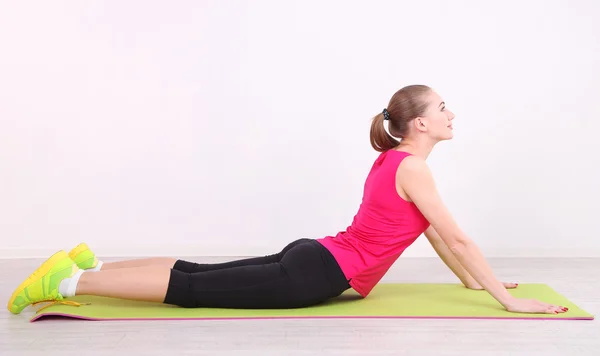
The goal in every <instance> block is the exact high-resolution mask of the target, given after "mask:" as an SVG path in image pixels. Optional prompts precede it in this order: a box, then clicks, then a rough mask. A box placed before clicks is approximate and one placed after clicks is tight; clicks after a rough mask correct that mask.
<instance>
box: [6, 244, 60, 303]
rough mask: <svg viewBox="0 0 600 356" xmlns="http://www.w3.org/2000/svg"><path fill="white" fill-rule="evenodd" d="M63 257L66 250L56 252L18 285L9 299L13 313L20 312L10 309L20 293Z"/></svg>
mask: <svg viewBox="0 0 600 356" xmlns="http://www.w3.org/2000/svg"><path fill="white" fill-rule="evenodd" d="M63 258H65V253H64V252H61V251H59V252H56V253H55V254H54V255H52V256H50V258H48V259H47V260H46V262H44V263H42V265H41V266H40V267H38V269H36V270H35V271H34V272H33V273H32V274H31V275H29V277H27V279H26V280H25V281H24V282H23V283H21V285H19V287H17V289H16V290H15V291H14V292H13V294H12V296H11V297H10V300H9V301H8V310H9V311H10V312H11V313H13V314H19V313H20V312H18V313H14V312H13V311H12V310H11V309H10V307H11V306H12V305H13V303H14V302H15V299H17V297H18V296H19V294H21V292H22V291H23V290H24V289H25V288H27V287H29V286H30V285H31V284H32V283H33V282H35V281H36V280H37V279H39V277H38V276H44V275H46V274H47V273H48V272H50V270H51V269H52V267H54V265H55V264H56V263H58V262H59V261H60V260H62V259H63Z"/></svg>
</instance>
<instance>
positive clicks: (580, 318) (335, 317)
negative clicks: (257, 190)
mask: <svg viewBox="0 0 600 356" xmlns="http://www.w3.org/2000/svg"><path fill="white" fill-rule="evenodd" d="M51 316H55V317H61V318H66V319H77V320H86V321H142V320H144V321H145V320H184V321H189V320H277V319H282V320H285V319H288V320H289V319H424V320H426V319H438V320H439V319H442V320H443V319H446V320H571V321H574V320H578V321H579V320H595V318H594V316H593V315H592V316H589V317H588V316H581V317H571V318H560V317H559V318H556V317H555V318H552V317H529V318H528V317H489V316H486V317H483V316H480V317H467V316H343V315H335V316H265V317H206V318H202V317H198V318H173V317H168V318H93V317H85V316H81V315H74V314H66V313H42V314H39V315H36V316H35V317H33V318H32V319H30V322H31V323H33V322H36V321H39V320H42V319H44V318H45V317H51Z"/></svg>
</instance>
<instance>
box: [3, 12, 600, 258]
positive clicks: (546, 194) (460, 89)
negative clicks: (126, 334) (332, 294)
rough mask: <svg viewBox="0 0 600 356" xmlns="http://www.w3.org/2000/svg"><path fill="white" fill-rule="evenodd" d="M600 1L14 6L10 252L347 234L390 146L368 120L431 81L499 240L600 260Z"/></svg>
mask: <svg viewBox="0 0 600 356" xmlns="http://www.w3.org/2000/svg"><path fill="white" fill-rule="evenodd" d="M599 16H600V5H599V3H598V2H595V1H591V0H589V1H583V0H579V1H566V0H565V1H525V2H522V1H508V2H507V1H504V2H481V1H475V0H473V1H460V2H459V1H452V2H450V1H419V2H416V1H402V2H401V1H372V2H365V1H354V2H349V1H285V2H282V1H274V0H273V1H252V2H250V1H248V2H246V1H178V2H167V1H142V0H140V1H118V2H101V1H87V2H77V1H71V2H41V1H40V2H37V3H35V4H32V3H31V2H17V1H11V2H2V3H1V5H0V51H1V54H0V120H1V121H0V236H1V239H2V240H1V241H2V243H1V245H0V257H7V256H9V255H11V256H17V257H23V256H25V257H45V256H47V255H48V254H50V253H52V252H54V251H55V250H56V249H60V248H64V249H69V248H71V247H72V246H74V245H75V244H76V243H78V242H80V241H86V242H88V243H89V244H90V245H91V246H92V247H93V248H94V249H95V250H96V251H97V252H98V253H99V254H101V255H104V256H107V255H129V256H138V255H176V256H189V255H234V256H237V255H256V254H263V253H270V252H275V251H278V250H279V249H280V248H282V247H283V246H284V245H285V244H287V243H288V242H290V241H292V240H293V239H296V238H299V237H320V236H325V235H330V234H335V233H336V232H337V231H339V230H343V229H345V228H346V227H347V226H348V224H349V223H350V222H351V220H352V217H353V216H354V213H355V212H356V209H357V208H358V205H359V203H360V198H361V193H362V192H361V189H362V186H363V180H364V178H365V177H366V174H367V172H368V169H369V167H370V166H371V164H372V161H373V159H375V157H376V155H377V153H376V152H375V151H373V150H372V149H371V148H370V145H369V140H368V130H369V124H370V119H371V117H372V116H373V115H375V114H376V113H378V112H380V111H381V109H383V107H385V106H386V104H387V102H388V100H389V98H390V96H391V95H392V94H393V93H394V92H395V91H396V90H397V89H399V88H400V87H402V86H404V85H407V84H413V83H423V84H428V85H430V86H432V87H434V88H435V89H436V90H437V91H438V92H439V93H440V94H441V95H442V96H443V97H444V98H445V100H446V101H447V103H448V107H449V108H451V109H452V110H453V111H454V112H455V113H456V114H457V118H456V120H455V125H454V126H455V139H454V140H453V141H451V142H444V143H442V144H440V145H439V146H438V147H436V150H435V151H434V153H433V154H432V156H431V157H430V165H431V168H432V170H433V171H434V173H435V175H436V179H437V182H438V185H439V189H440V191H441V193H442V195H443V197H444V198H445V200H446V202H447V204H448V205H449V207H450V208H451V210H452V211H453V212H454V214H455V217H456V219H457V220H458V222H459V223H460V224H461V226H462V227H463V228H464V230H465V231H467V232H468V233H469V235H470V236H471V237H472V238H474V239H475V240H476V241H477V242H478V243H479V245H480V246H481V248H482V249H483V251H484V252H485V253H486V254H487V255H488V256H600V238H599V237H598V236H599V235H598V232H599V230H600V229H599V228H600V223H599V218H598V213H600V209H599V208H598V205H597V204H598V202H599V201H600V193H599V189H598V185H599V184H598V182H600V173H599V168H598V166H599V164H600V159H599V158H598V153H600V144H599V143H598V139H597V133H598V131H599V130H600V116H599V115H598V113H599V108H600V106H599V105H600V101H599V98H600V75H599V72H600V70H599V64H600V41H599V40H598V34H600V22H598V21H597V19H598V17H599ZM433 255H434V252H433V250H432V249H431V248H430V247H429V246H428V245H427V242H426V240H425V239H421V240H419V241H417V243H416V244H415V245H414V246H413V247H411V248H410V249H409V250H408V251H407V252H406V256H433Z"/></svg>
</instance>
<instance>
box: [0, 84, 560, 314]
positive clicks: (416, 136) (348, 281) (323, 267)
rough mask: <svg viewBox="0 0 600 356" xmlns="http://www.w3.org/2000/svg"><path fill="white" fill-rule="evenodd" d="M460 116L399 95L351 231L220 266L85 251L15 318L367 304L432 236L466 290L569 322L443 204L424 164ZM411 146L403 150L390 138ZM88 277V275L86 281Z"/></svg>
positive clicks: (69, 258) (374, 128)
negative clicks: (54, 311)
mask: <svg viewBox="0 0 600 356" xmlns="http://www.w3.org/2000/svg"><path fill="white" fill-rule="evenodd" d="M453 119H454V114H453V113H452V112H451V111H449V110H448V109H447V108H446V105H445V103H444V101H443V100H442V99H441V98H440V96H439V95H438V94H437V93H436V92H435V91H433V90H432V89H430V88H429V87H427V86H423V85H411V86H407V87H404V88H402V89H400V90H399V91H398V92H396V93H395V94H394V96H393V97H392V98H391V100H390V102H389V104H388V107H387V108H386V109H384V110H383V112H382V113H380V114H378V115H377V116H375V118H374V119H373V122H372V124H371V145H372V146H373V148H374V149H375V150H377V151H378V152H380V154H379V156H378V157H377V159H376V160H375V162H374V163H373V165H372V167H371V170H370V172H369V174H368V176H367V179H366V182H365V185H364V192H363V199H362V203H361V205H360V207H359V210H358V212H357V213H356V215H355V216H354V219H353V221H352V224H351V225H350V226H348V228H347V229H346V231H341V232H339V233H337V234H336V235H335V236H326V237H322V238H318V239H308V238H303V239H299V240H296V241H294V242H292V243H290V244H288V245H287V246H286V247H285V248H283V250H281V252H279V253H276V254H273V255H269V256H264V257H257V258H249V259H243V260H238V261H232V262H227V263H218V264H197V263H191V262H186V261H182V260H177V259H173V258H162V257H161V258H149V259H139V260H131V261H122V262H114V263H104V264H103V263H102V262H99V261H98V259H97V258H96V257H95V256H94V254H93V253H92V252H91V251H90V249H89V248H88V247H87V246H86V245H85V244H81V245H79V246H77V247H76V248H74V249H73V250H72V251H71V252H70V253H69V254H67V253H66V252H65V251H60V252H58V253H56V254H54V255H53V256H52V257H50V258H49V259H48V260H47V261H46V262H44V264H42V266H41V267H40V268H38V270H36V271H35V272H34V273H33V274H32V275H31V276H30V277H29V278H28V279H27V280H25V281H24V282H23V283H22V284H21V285H20V286H19V287H18V288H17V289H16V291H15V292H14V293H13V295H12V297H11V299H10V301H9V303H8V309H9V310H10V312H12V313H15V314H18V313H20V312H21V311H22V310H23V309H24V308H25V307H27V306H28V305H30V304H33V303H38V302H41V301H54V300H59V301H60V300H63V299H64V298H68V297H72V296H75V295H95V296H104V297H114V298H122V299H132V300H140V301H152V302H160V303H166V304H172V305H178V306H181V307H186V308H193V307H220V308H299V307H307V306H311V305H315V304H318V303H321V302H323V301H325V300H327V299H330V298H334V297H336V296H339V295H340V294H342V293H343V292H344V291H345V290H347V289H349V288H352V289H354V290H355V291H356V292H358V293H359V294H360V295H361V296H362V297H367V296H368V294H369V293H370V292H371V290H372V289H373V287H375V285H376V284H377V283H378V282H379V281H380V280H381V278H382V277H383V276H384V274H385V273H386V272H387V270H388V269H389V268H390V267H391V266H392V264H393V263H394V262H395V261H396V259H397V258H398V257H399V256H400V255H401V254H402V253H403V252H404V250H405V249H406V248H407V247H408V246H410V245H411V244H412V243H413V242H414V241H415V240H416V239H417V237H418V236H420V235H421V234H423V233H424V234H425V236H426V237H427V239H428V240H429V241H430V242H431V244H432V245H433V247H434V249H435V250H436V252H437V253H438V254H439V256H440V257H441V258H442V259H443V261H444V262H445V263H446V265H448V267H449V268H450V269H451V270H452V271H453V272H454V273H455V274H456V276H457V277H458V278H459V279H460V280H461V281H462V283H463V284H464V285H465V286H466V287H468V288H472V289H485V290H486V291H487V292H489V293H490V294H491V295H492V296H493V297H494V298H495V299H496V300H497V301H498V303H500V305H502V306H503V307H504V308H505V309H506V310H508V311H510V312H520V313H550V314H553V313H556V314H557V313H562V312H565V311H566V308H563V307H560V306H556V305H551V304H546V303H542V302H539V301H537V300H529V299H518V298H515V297H513V296H512V295H511V294H509V293H508V291H507V288H514V287H516V285H515V284H510V283H506V284H504V283H501V282H499V281H498V280H497V279H496V278H495V277H494V274H493V273H492V270H491V269H490V267H489V265H488V263H487V262H486V260H485V259H484V257H483V256H482V254H481V252H480V250H479V249H478V247H477V246H476V245H475V243H474V242H473V241H472V240H471V239H469V238H468V237H467V236H466V235H465V234H464V232H463V231H462V230H461V229H460V228H459V227H458V226H457V224H456V222H455V221H454V219H453V217H452V215H451V214H450V213H449V212H448V210H447V209H446V207H445V205H444V203H443V202H442V200H441V199H440V196H439V195H438V192H437V190H436V186H435V184H434V180H433V178H432V176H431V173H430V171H429V169H428V167H427V165H426V163H425V160H426V159H427V156H428V155H429V153H430V152H431V150H432V149H433V147H434V146H435V145H436V143H438V142H440V141H443V140H449V139H451V138H452V136H453V133H452V120H453ZM385 120H387V121H388V122H389V131H390V133H391V134H392V135H393V136H395V137H399V138H402V139H401V141H397V140H396V139H394V138H393V137H391V136H390V135H388V133H387V132H386V131H385V128H384V121H385ZM84 272H85V273H84Z"/></svg>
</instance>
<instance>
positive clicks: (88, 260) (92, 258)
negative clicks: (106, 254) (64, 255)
mask: <svg viewBox="0 0 600 356" xmlns="http://www.w3.org/2000/svg"><path fill="white" fill-rule="evenodd" d="M69 257H70V258H71V259H72V260H73V261H74V262H75V263H76V264H77V267H79V268H81V269H91V268H95V267H96V266H97V265H98V258H97V257H96V255H95V254H94V253H93V252H92V250H90V248H89V247H88V245H86V244H85V243H80V244H79V245H77V246H76V247H75V248H74V249H72V250H71V252H69Z"/></svg>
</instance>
